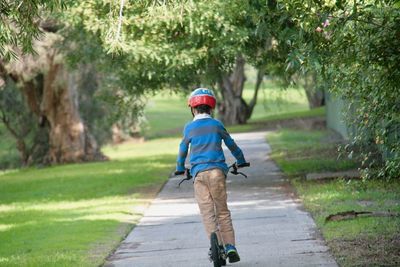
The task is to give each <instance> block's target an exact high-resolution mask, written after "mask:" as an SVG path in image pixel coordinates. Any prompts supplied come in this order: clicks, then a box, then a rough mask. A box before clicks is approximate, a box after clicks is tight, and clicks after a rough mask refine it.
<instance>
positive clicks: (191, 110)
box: [190, 107, 194, 117]
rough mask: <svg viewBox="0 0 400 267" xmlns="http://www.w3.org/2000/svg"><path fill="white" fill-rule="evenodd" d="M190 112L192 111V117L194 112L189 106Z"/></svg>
mask: <svg viewBox="0 0 400 267" xmlns="http://www.w3.org/2000/svg"><path fill="white" fill-rule="evenodd" d="M190 112H192V116H193V117H194V112H193V108H192V107H190Z"/></svg>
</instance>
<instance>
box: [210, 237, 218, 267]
mask: <svg viewBox="0 0 400 267" xmlns="http://www.w3.org/2000/svg"><path fill="white" fill-rule="evenodd" d="M210 243H211V258H212V261H213V263H214V267H221V262H220V256H219V243H218V237H217V234H216V233H211V237H210Z"/></svg>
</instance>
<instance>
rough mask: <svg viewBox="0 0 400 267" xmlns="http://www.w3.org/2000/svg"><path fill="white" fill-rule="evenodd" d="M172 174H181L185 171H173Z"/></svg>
mask: <svg viewBox="0 0 400 267" xmlns="http://www.w3.org/2000/svg"><path fill="white" fill-rule="evenodd" d="M174 174H175V175H182V174H185V171H175V172H174Z"/></svg>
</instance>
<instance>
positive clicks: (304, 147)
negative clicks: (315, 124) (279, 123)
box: [267, 129, 358, 176]
mask: <svg viewBox="0 0 400 267" xmlns="http://www.w3.org/2000/svg"><path fill="white" fill-rule="evenodd" d="M330 134H331V133H330V132H328V131H306V130H287V129H286V130H285V129H283V130H280V131H276V132H271V133H269V134H268V136H267V139H268V142H269V143H270V144H271V146H272V148H273V152H272V155H271V156H272V158H273V159H274V160H275V161H276V162H277V163H278V165H279V166H280V168H281V169H282V170H283V171H284V172H285V173H286V174H287V175H290V176H294V175H300V176H301V175H305V174H307V173H309V172H319V171H340V170H346V169H351V168H357V166H358V165H357V163H356V162H354V161H352V160H349V159H348V158H345V157H344V156H340V155H339V154H338V152H337V151H338V145H337V144H336V143H334V142H333V141H332V140H330V139H332V138H331V137H330V136H329V135H330Z"/></svg>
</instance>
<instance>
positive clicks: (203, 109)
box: [188, 88, 217, 115]
mask: <svg viewBox="0 0 400 267" xmlns="http://www.w3.org/2000/svg"><path fill="white" fill-rule="evenodd" d="M216 102H217V101H216V99H215V96H214V93H213V92H212V91H211V90H210V89H207V88H197V89H196V90H194V91H193V92H192V93H191V94H190V97H189V101H188V105H189V107H190V109H191V111H192V114H193V115H195V114H201V113H207V114H211V112H212V110H213V109H214V108H215V104H216Z"/></svg>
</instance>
